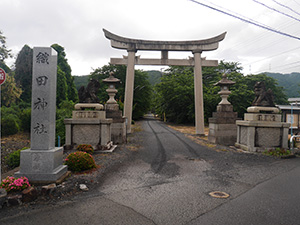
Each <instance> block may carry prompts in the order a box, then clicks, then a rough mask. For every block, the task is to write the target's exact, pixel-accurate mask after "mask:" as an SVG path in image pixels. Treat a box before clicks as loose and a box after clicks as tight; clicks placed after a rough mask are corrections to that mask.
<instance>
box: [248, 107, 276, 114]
mask: <svg viewBox="0 0 300 225" xmlns="http://www.w3.org/2000/svg"><path fill="white" fill-rule="evenodd" d="M247 112H248V113H264V112H268V113H279V112H280V110H279V109H278V108H276V107H264V106H250V107H248V108H247Z"/></svg>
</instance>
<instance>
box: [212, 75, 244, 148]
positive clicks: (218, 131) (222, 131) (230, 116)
mask: <svg viewBox="0 0 300 225" xmlns="http://www.w3.org/2000/svg"><path fill="white" fill-rule="evenodd" d="M233 84H235V82H234V81H231V80H228V79H227V76H226V74H223V75H222V79H221V80H220V81H219V82H217V83H216V84H215V86H220V87H221V90H220V91H219V92H218V94H219V95H220V96H221V98H222V100H221V101H220V102H219V104H218V106H217V112H213V115H212V117H211V118H209V119H208V122H209V133H208V141H210V142H212V143H215V144H221V145H227V146H231V145H234V144H235V142H236V137H237V127H236V124H235V122H236V120H238V119H239V118H237V113H236V112H233V106H232V105H231V104H230V102H229V101H228V96H229V95H230V93H231V91H229V87H230V86H231V85H233Z"/></svg>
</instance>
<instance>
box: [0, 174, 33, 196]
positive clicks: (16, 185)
mask: <svg viewBox="0 0 300 225" xmlns="http://www.w3.org/2000/svg"><path fill="white" fill-rule="evenodd" d="M28 187H30V184H29V182H28V179H27V178H26V177H21V178H14V177H10V176H8V177H6V178H5V179H3V180H2V182H1V188H4V189H5V190H6V191H7V192H10V191H22V190H24V189H26V188H28Z"/></svg>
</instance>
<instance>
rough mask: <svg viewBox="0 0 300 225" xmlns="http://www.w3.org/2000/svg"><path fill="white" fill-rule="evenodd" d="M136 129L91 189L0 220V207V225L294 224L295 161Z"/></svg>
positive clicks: (299, 216)
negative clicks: (124, 153) (131, 146)
mask: <svg viewBox="0 0 300 225" xmlns="http://www.w3.org/2000/svg"><path fill="white" fill-rule="evenodd" d="M142 127H143V131H141V132H137V133H135V134H134V135H135V138H138V139H139V143H140V145H141V147H140V148H139V150H138V151H137V152H136V153H135V155H134V158H133V159H132V160H130V161H128V162H127V163H125V164H124V165H123V166H122V167H120V168H118V169H117V170H116V171H114V172H111V173H109V174H107V175H106V176H105V177H104V178H103V180H102V181H101V185H99V187H98V188H97V190H94V191H92V192H88V193H86V194H83V195H81V196H79V197H75V198H73V199H72V200H70V201H67V202H66V201H65V202H58V203H56V204H54V205H50V206H49V205H47V206H43V207H36V208H35V209H33V208H28V210H24V209H23V210H20V211H18V210H15V212H14V211H11V213H10V215H7V213H6V214H5V218H4V217H2V216H1V209H0V224H57V225H58V224H300V213H299V212H300V192H299V190H300V179H299V173H300V161H299V158H295V159H287V160H282V159H275V158H272V157H266V156H263V155H256V154H247V153H238V152H234V151H228V150H225V149H223V150H222V149H221V150H220V149H219V150H213V149H210V148H207V147H204V146H202V145H199V144H197V143H194V142H192V141H191V140H190V139H188V138H186V137H185V136H184V135H183V134H181V133H179V132H177V131H174V130H172V129H171V128H169V127H167V126H166V125H165V124H164V123H162V122H160V121H157V120H153V119H150V118H149V119H146V120H144V121H143V122H142ZM212 191H222V192H225V193H228V194H229V195H230V196H229V198H226V199H221V198H214V197H211V196H210V195H209V193H210V192H212Z"/></svg>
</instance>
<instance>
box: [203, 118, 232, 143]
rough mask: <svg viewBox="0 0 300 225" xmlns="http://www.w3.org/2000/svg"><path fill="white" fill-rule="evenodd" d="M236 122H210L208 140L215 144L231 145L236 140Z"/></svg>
mask: <svg viewBox="0 0 300 225" xmlns="http://www.w3.org/2000/svg"><path fill="white" fill-rule="evenodd" d="M236 133H237V126H236V124H215V123H209V135H208V141H209V142H212V143H214V144H220V145H226V146H231V145H234V144H235V142H236Z"/></svg>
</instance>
